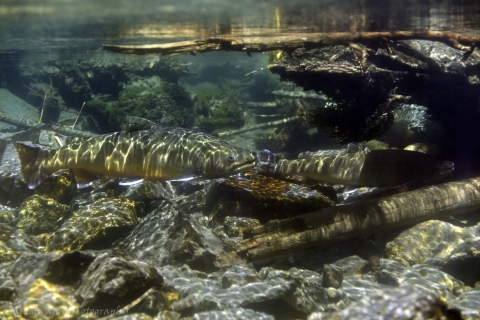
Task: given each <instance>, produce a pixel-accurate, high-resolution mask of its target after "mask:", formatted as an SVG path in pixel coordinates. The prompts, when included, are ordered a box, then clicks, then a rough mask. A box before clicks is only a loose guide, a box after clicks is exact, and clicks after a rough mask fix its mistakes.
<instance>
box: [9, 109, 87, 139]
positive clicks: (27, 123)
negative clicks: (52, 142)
mask: <svg viewBox="0 0 480 320" xmlns="http://www.w3.org/2000/svg"><path fill="white" fill-rule="evenodd" d="M0 121H1V122H5V123H9V124H13V125H14V126H17V127H19V128H22V129H34V128H36V129H45V130H50V131H54V132H56V133H59V134H63V135H67V136H72V137H76V138H91V137H94V136H97V134H95V133H91V132H87V131H80V130H74V129H72V128H69V127H64V126H61V125H56V124H42V123H35V122H33V121H31V120H26V119H21V118H20V119H14V118H11V117H8V116H6V115H4V114H0Z"/></svg>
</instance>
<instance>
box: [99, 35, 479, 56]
mask: <svg viewBox="0 0 480 320" xmlns="http://www.w3.org/2000/svg"><path fill="white" fill-rule="evenodd" d="M413 39H422V40H432V41H440V42H443V43H445V44H447V45H449V46H451V47H453V48H456V49H459V50H462V51H465V55H464V59H466V58H468V56H469V55H470V54H471V53H472V52H473V50H474V48H475V46H478V45H480V37H478V36H467V35H460V34H455V33H451V32H443V31H391V32H389V31H384V32H332V33H308V34H294V33H291V34H282V35H272V36H247V37H241V38H227V37H225V38H222V37H212V38H205V39H198V40H190V41H180V42H172V43H162V44H146V45H114V44H104V45H102V48H103V49H105V50H109V51H115V52H120V53H125V54H161V55H175V54H182V53H183V54H185V53H187V54H194V55H195V54H198V53H204V52H211V51H219V50H223V51H243V52H247V53H249V54H250V53H251V52H263V51H273V50H283V51H286V52H293V51H294V50H295V49H297V48H318V47H326V46H330V45H339V44H345V45H348V44H350V43H372V42H377V43H380V42H382V41H385V40H390V41H396V40H413Z"/></svg>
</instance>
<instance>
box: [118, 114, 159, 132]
mask: <svg viewBox="0 0 480 320" xmlns="http://www.w3.org/2000/svg"><path fill="white" fill-rule="evenodd" d="M156 125H157V124H156V123H155V122H152V121H150V120H148V119H145V118H141V117H136V116H127V118H126V119H125V123H124V124H123V126H122V129H123V131H125V132H126V133H130V132H135V131H140V130H146V129H150V128H151V127H153V126H156Z"/></svg>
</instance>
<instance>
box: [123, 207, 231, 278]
mask: <svg viewBox="0 0 480 320" xmlns="http://www.w3.org/2000/svg"><path fill="white" fill-rule="evenodd" d="M117 247H118V248H121V249H125V250H127V251H129V252H132V253H134V254H136V255H137V256H138V258H139V259H142V260H144V261H150V262H152V263H153V264H155V265H160V266H164V265H167V264H171V265H176V266H180V265H183V264H187V265H189V266H190V267H191V268H194V269H197V270H202V271H210V272H211V271H213V270H215V269H216V267H215V266H214V265H213V262H214V260H215V257H216V255H218V254H220V253H223V252H224V250H225V245H224V244H223V243H222V242H221V241H220V239H219V238H218V237H217V236H216V235H215V234H214V233H213V232H212V231H210V230H209V229H208V228H207V226H206V221H205V218H204V217H203V216H202V215H200V214H187V213H185V212H184V211H182V210H181V209H179V208H178V207H177V206H175V205H172V204H169V203H165V205H164V206H160V207H158V208H157V209H156V210H155V211H153V212H151V213H150V214H148V215H147V216H146V217H145V218H143V219H142V220H141V221H140V223H139V224H138V225H137V226H136V227H135V228H134V229H133V230H132V232H131V233H130V234H129V235H128V236H127V237H126V238H124V239H123V240H121V241H120V242H119V243H118V245H117Z"/></svg>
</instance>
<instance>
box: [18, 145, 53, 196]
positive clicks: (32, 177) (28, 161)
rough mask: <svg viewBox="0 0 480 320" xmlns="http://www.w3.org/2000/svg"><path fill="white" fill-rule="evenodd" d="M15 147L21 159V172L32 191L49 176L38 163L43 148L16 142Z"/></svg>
mask: <svg viewBox="0 0 480 320" xmlns="http://www.w3.org/2000/svg"><path fill="white" fill-rule="evenodd" d="M13 145H14V146H15V148H16V149H17V152H18V157H19V158H20V170H21V171H22V175H23V179H24V180H25V183H26V184H27V185H28V187H29V188H30V189H34V188H35V187H37V186H38V185H39V184H40V183H41V182H42V181H43V180H45V179H46V178H47V177H48V174H46V173H45V172H43V171H42V170H41V168H40V166H39V165H38V163H37V159H38V155H39V153H40V151H41V148H40V147H37V146H33V145H29V144H26V143H22V142H14V143H13Z"/></svg>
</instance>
